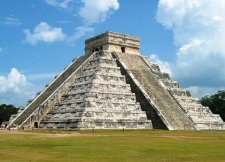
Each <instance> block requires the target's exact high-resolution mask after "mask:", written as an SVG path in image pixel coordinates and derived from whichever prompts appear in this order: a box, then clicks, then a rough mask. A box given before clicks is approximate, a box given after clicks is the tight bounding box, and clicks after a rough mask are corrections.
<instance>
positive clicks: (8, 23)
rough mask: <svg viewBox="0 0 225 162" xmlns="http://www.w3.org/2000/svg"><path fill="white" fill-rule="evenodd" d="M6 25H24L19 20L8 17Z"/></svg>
mask: <svg viewBox="0 0 225 162" xmlns="http://www.w3.org/2000/svg"><path fill="white" fill-rule="evenodd" d="M4 24H5V25H21V24H22V23H21V22H20V20H18V19H17V18H15V17H6V18H5V22H4Z"/></svg>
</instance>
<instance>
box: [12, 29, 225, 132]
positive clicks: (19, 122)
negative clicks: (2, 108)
mask: <svg viewBox="0 0 225 162" xmlns="http://www.w3.org/2000/svg"><path fill="white" fill-rule="evenodd" d="M139 48H140V40H139V38H138V37H135V36H131V35H124V34H120V33H115V32H105V33H103V34H101V35H98V36H96V37H93V38H90V39H88V40H86V41H85V55H83V56H81V57H79V58H76V59H74V60H73V62H72V63H71V64H70V65H69V66H68V67H67V68H66V69H64V71H63V72H62V73H61V74H60V75H58V76H56V77H55V79H54V80H53V81H52V83H51V84H50V85H47V86H46V87H45V89H44V90H43V91H42V92H39V93H37V95H36V97H35V98H34V99H33V100H30V101H29V102H28V104H27V106H26V107H25V109H24V110H22V111H20V112H18V114H17V115H14V116H12V118H11V119H10V123H9V126H10V127H11V128H12V127H15V128H17V129H31V128H43V129H121V128H126V129H167V130H184V129H185V130H202V129H207V130H208V129H225V124H224V122H223V121H222V119H221V118H220V116H219V115H216V114H212V112H211V111H210V109H209V108H208V107H204V106H202V105H201V104H200V103H199V102H198V101H197V99H195V98H193V97H191V95H190V92H189V91H187V90H183V89H181V88H180V86H179V84H178V83H177V82H176V81H173V80H171V79H170V77H169V75H168V74H167V73H163V72H161V71H160V68H159V66H158V65H156V64H153V63H151V62H150V60H149V59H148V58H146V57H145V56H142V55H141V54H140V52H139Z"/></svg>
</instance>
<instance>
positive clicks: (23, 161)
mask: <svg viewBox="0 0 225 162" xmlns="http://www.w3.org/2000/svg"><path fill="white" fill-rule="evenodd" d="M27 161H29V162H48V161H56V162H71V161H102V162H103V161H116V162H119V161H122V162H126V161H127V162H130V161H138V162H139V161H140V162H146V161H153V162H154V161H157V162H170V161H175V162H178V161H182V162H185V161H202V162H203V161H204V162H207V161H214V162H220V161H225V131H156V130H125V132H123V131H122V130H95V131H94V133H93V132H92V131H91V130H90V131H43V130H42V131H41V130H35V131H20V132H17V131H3V130H0V162H27Z"/></svg>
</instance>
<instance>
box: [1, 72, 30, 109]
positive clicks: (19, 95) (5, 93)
mask: <svg viewBox="0 0 225 162" xmlns="http://www.w3.org/2000/svg"><path fill="white" fill-rule="evenodd" d="M32 90H33V87H32V85H31V83H29V82H28V81H27V79H26V77H25V75H24V74H21V73H20V72H19V71H18V70H17V69H16V68H12V69H11V71H10V73H9V74H8V75H7V76H4V75H0V103H6V104H15V105H24V104H25V103H24V102H25V101H26V100H27V99H28V98H29V97H30V96H31V94H32V93H33V91H32Z"/></svg>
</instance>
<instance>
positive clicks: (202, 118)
mask: <svg viewBox="0 0 225 162" xmlns="http://www.w3.org/2000/svg"><path fill="white" fill-rule="evenodd" d="M144 59H145V61H146V63H147V64H148V65H149V67H151V69H152V72H153V73H154V74H155V76H156V78H157V79H158V80H159V82H160V83H161V84H162V85H163V86H164V87H165V89H167V90H168V92H169V93H170V94H171V95H172V96H173V97H174V99H175V100H176V101H177V102H178V103H179V104H180V106H181V107H182V109H183V110H184V111H185V113H186V115H187V116H188V117H189V118H190V119H191V120H192V121H193V122H194V124H195V128H196V129H197V130H221V129H225V123H224V122H223V120H222V118H221V117H220V116H219V115H218V114H213V113H212V112H211V110H210V109H209V108H208V107H205V106H202V105H201V104H200V102H199V101H198V99H197V98H194V97H192V96H191V94H190V92H189V91H188V90H184V89H181V88H180V85H179V83H178V82H176V81H172V80H171V79H170V76H169V74H167V73H163V72H161V70H160V68H159V66H158V65H157V64H152V63H151V62H150V61H149V60H148V58H146V57H145V58H144Z"/></svg>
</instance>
